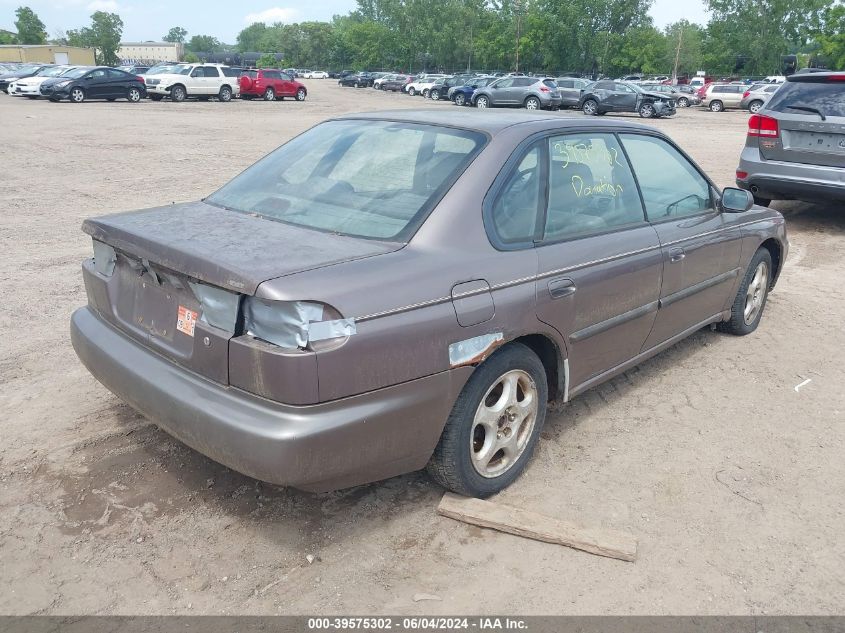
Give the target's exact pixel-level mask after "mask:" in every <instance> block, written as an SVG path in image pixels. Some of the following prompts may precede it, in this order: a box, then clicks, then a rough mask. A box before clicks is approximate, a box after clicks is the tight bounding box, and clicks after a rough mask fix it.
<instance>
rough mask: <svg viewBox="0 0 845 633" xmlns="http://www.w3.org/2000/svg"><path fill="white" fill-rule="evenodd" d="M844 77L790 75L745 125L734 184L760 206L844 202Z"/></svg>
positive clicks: (836, 75) (829, 74) (835, 75)
mask: <svg viewBox="0 0 845 633" xmlns="http://www.w3.org/2000/svg"><path fill="white" fill-rule="evenodd" d="M843 132H845V73H841V72H822V73H808V74H800V75H791V76H790V77H788V78H787V79H786V81H785V82H784V83H782V84H780V86H779V89H778V90H777V91H776V92H775V93H774V94H773V95H772V96H771V97H770V98H769V101H768V102H767V103H766V104H765V105H764V106H763V108H762V109H761V110H759V111H758V112H757V113H756V114H753V115H752V116H751V118H750V119H749V120H748V136H747V138H746V142H745V148H744V149H743V150H742V155H741V156H740V159H739V166H738V167H737V170H736V183H737V185H738V186H739V187H741V188H743V189H746V190H748V191H750V192H751V193H752V194H753V195H754V199H755V200H756V202H757V203H758V204H762V205H768V204H769V203H770V202H771V201H772V200H783V199H787V200H791V199H796V200H809V201H817V200H822V201H830V200H839V201H842V200H845V179H843V177H842V175H843V172H845V133H843Z"/></svg>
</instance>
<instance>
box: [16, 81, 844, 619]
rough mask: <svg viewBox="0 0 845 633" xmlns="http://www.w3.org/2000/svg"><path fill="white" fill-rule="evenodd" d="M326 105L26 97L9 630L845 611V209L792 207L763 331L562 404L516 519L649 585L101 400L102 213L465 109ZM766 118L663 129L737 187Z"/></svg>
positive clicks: (317, 94)
mask: <svg viewBox="0 0 845 633" xmlns="http://www.w3.org/2000/svg"><path fill="white" fill-rule="evenodd" d="M308 83H309V88H310V91H311V94H310V95H309V99H308V100H307V101H306V102H304V103H296V102H293V101H290V100H286V101H284V102H277V103H264V102H232V103H228V104H226V103H217V102H208V103H198V102H197V103H183V104H173V103H168V102H162V103H153V102H144V103H141V104H138V105H131V104H128V103H126V102H115V103H85V104H81V105H72V104H69V103H62V104H52V103H46V102H40V101H39V102H31V101H28V100H26V99H22V98H12V97H8V96H6V95H5V94H2V95H0V128H2V131H3V134H2V141H3V148H2V170H0V192H2V195H0V282H2V302H0V349H1V350H2V354H0V411H2V417H0V567H2V573H1V574H0V613H4V614H173V613H180V614H223V613H225V614H247V613H249V614H276V613H283V614H306V613H308V614H327V613H355V614H375V613H383V614H421V613H428V614H432V613H467V614H490V613H519V614H620V615H624V614H755V615H756V614H834V613H842V612H843V598H842V597H843V595H845V575H843V573H842V569H843V567H845V538H843V534H845V514H843V505H842V500H843V499H845V460H843V449H845V444H844V443H843V439H844V438H845V389H843V385H845V370H843V360H845V330H844V329H843V327H842V321H843V316H845V292H843V291H842V276H843V273H842V262H843V260H845V213H843V210H842V209H841V208H837V206H836V205H833V204H831V205H827V206H823V205H809V204H798V203H789V204H784V203H781V204H779V205H776V206H777V207H778V208H779V209H781V210H782V211H783V212H784V213H785V214H786V215H787V217H788V226H789V234H790V240H791V243H792V250H791V252H790V256H789V259H788V261H787V262H786V267H785V269H784V272H783V275H782V278H781V281H780V283H779V285H778V287H777V289H776V291H775V292H774V293H773V294H772V295H771V297H770V300H769V303H768V306H767V308H766V313H765V315H764V318H763V321H762V324H761V326H760V328H759V329H758V330H757V332H756V333H755V334H754V335H752V336H749V337H745V338H735V337H731V336H727V335H722V334H717V333H714V332H711V331H709V330H703V331H701V332H699V333H697V334H695V335H694V336H692V337H690V338H689V339H688V340H686V341H685V342H682V343H680V344H678V345H676V346H675V347H673V348H672V349H670V350H668V351H666V352H665V353H663V354H661V355H660V356H658V357H656V358H654V359H652V360H651V361H649V362H647V363H645V364H644V365H642V366H640V367H639V368H636V369H634V370H632V371H630V372H628V373H627V374H625V375H623V376H620V377H619V378H617V379H615V380H613V381H611V382H610V383H607V384H605V385H603V386H601V387H598V388H596V389H593V390H592V391H590V392H588V393H586V394H584V395H583V396H581V397H578V398H576V399H575V400H574V401H573V402H571V403H569V404H567V405H555V406H554V408H553V410H552V411H551V413H550V416H549V419H548V422H547V425H546V428H545V429H544V431H543V440H542V442H541V444H540V446H539V449H538V451H537V453H536V454H535V457H534V460H533V463H532V464H531V465H530V466H529V468H528V470H527V471H526V473H525V474H524V475H523V477H522V478H521V479H520V480H519V481H518V482H517V483H516V484H514V485H513V486H511V487H510V488H509V489H508V490H506V491H505V492H504V493H503V494H501V495H499V497H498V500H500V501H501V502H503V503H508V504H510V505H514V506H519V507H522V508H526V509H530V510H534V511H538V512H543V513H546V514H550V515H554V516H558V517H561V518H565V519H569V520H572V521H576V522H580V523H583V524H585V525H593V526H603V527H607V528H615V529H619V530H625V531H629V532H631V533H633V534H634V535H636V537H637V538H638V539H639V543H640V549H639V558H638V560H637V561H636V562H635V563H625V562H620V561H615V560H611V559H606V558H599V557H596V556H591V555H589V554H585V553H582V552H578V551H574V550H571V549H567V548H564V547H559V546H555V545H548V544H543V543H538V542H533V541H528V540H524V539H520V538H517V537H514V536H509V535H505V534H500V533H497V532H493V531H489V530H482V529H480V528H476V527H470V526H467V525H464V524H461V523H458V522H455V521H453V520H450V519H446V518H442V517H438V516H437V515H436V514H435V507H436V505H437V502H438V501H439V499H440V496H441V494H442V490H440V489H439V488H438V487H437V486H435V485H434V484H433V483H432V482H431V481H430V480H429V479H428V478H427V477H426V475H425V474H424V473H416V474H411V475H407V476H404V477H399V478H395V479H392V480H389V481H386V482H382V483H377V484H372V485H368V486H363V487H359V488H355V489H351V490H345V491H341V492H336V493H329V494H322V495H313V494H306V493H301V492H297V491H294V490H286V489H282V488H277V487H273V486H270V485H266V484H262V483H259V482H257V481H255V480H251V479H249V478H247V477H244V476H242V475H239V474H236V473H234V472H232V471H230V470H228V469H226V468H224V467H222V466H220V465H218V464H216V463H214V462H212V461H211V460H209V459H206V458H205V457H203V456H201V455H199V454H197V453H195V452H193V451H192V450H190V449H188V448H186V447H184V446H183V445H181V444H179V443H178V442H176V441H174V440H172V439H171V438H170V437H169V436H168V435H166V434H165V433H164V432H162V431H160V430H158V429H157V428H156V427H155V426H154V425H153V424H152V423H151V422H150V421H149V420H147V419H144V418H143V417H141V416H139V415H137V414H136V413H134V412H133V411H132V410H131V409H130V408H129V407H127V406H126V405H124V404H122V403H121V402H120V400H118V399H117V398H116V397H114V396H113V395H111V394H110V393H109V392H107V391H106V390H105V389H104V388H103V387H101V386H100V385H99V384H98V383H97V382H96V381H95V380H94V379H93V378H92V377H91V376H90V375H89V374H88V373H87V372H86V370H85V369H83V367H82V365H81V364H80V363H79V362H78V361H77V359H76V357H75V355H74V352H73V350H72V348H71V345H70V340H69V334H68V319H69V317H70V314H71V312H72V311H73V310H74V309H75V308H76V307H77V306H80V305H82V304H84V303H85V292H84V288H83V285H82V278H81V274H80V262H81V261H82V260H83V259H84V258H86V257H89V256H90V254H91V241H90V239H89V238H87V237H86V236H85V235H84V234H83V233H82V232H81V231H80V230H79V226H80V223H81V221H82V219H83V218H85V217H86V216H90V215H96V214H102V213H108V212H113V211H122V210H129V209H135V208H142V207H151V206H157V205H163V204H168V203H170V202H171V201H186V200H192V199H196V198H199V197H201V196H204V195H206V194H207V193H209V192H211V191H212V190H214V189H215V188H217V187H218V186H219V185H221V184H223V183H224V182H226V181H227V180H228V179H230V178H231V177H232V176H234V175H235V174H237V173H238V172H239V171H240V170H241V169H242V168H244V167H246V166H248V165H249V164H251V163H252V162H254V161H255V160H256V159H258V158H259V157H261V156H262V155H263V154H265V153H266V152H268V151H269V150H271V149H272V148H274V147H276V146H277V145H279V144H280V143H282V142H283V141H285V140H287V139H288V138H290V137H291V136H292V135H294V134H296V133H298V132H300V131H301V130H303V129H305V128H307V127H309V126H311V125H312V124H314V123H316V122H318V121H321V120H323V119H325V118H327V117H330V116H333V115H337V114H341V113H345V112H351V111H365V110H376V109H387V108H408V107H419V108H425V107H438V108H449V107H454V106H451V105H449V104H446V103H431V102H425V101H423V100H422V99H421V98H411V97H407V96H405V95H399V94H387V95H386V94H381V93H378V92H376V91H373V90H355V89H353V88H346V89H341V88H339V87H337V86H336V85H335V84H334V82H331V81H322V82H321V81H311V82H308ZM560 116H579V117H580V116H582V115H581V114H580V113H573V114H566V113H561V114H560ZM608 118H609V117H608ZM746 120H747V115H746V114H743V113H739V112H726V113H721V114H713V113H710V112H708V111H704V110H681V111H679V113H678V114H677V116H676V117H675V118H673V119H671V120H660V121H655V122H653V125H656V126H657V127H659V128H662V129H664V130H665V131H667V132H668V133H669V134H671V135H672V136H673V137H674V138H675V139H676V140H677V141H678V142H679V143H680V144H681V145H682V146H683V147H685V148H686V149H687V150H688V151H689V152H690V153H691V154H692V156H693V157H694V158H695V159H696V160H698V161H699V162H700V164H701V165H702V166H703V167H704V168H705V169H706V170H707V171H708V172H709V173H710V174H711V175H713V176H714V178H715V179H716V180H717V181H718V182H719V183H720V184H722V185H729V184H731V182H732V178H733V171H734V169H735V167H736V163H737V158H738V155H739V152H740V148H741V146H742V144H743V143H744V132H745V124H746ZM806 379H809V380H810V381H811V382H809V383H808V384H806V385H805V386H804V387H802V388H801V389H800V390H798V391H796V390H795V386H796V385H798V384H799V383H801V382H803V381H805V380H806ZM309 555H310V556H313V557H315V558H314V559H313V562H311V563H309V561H308V559H307V558H306V556H309ZM423 593H424V594H433V595H436V596H438V597H439V598H440V600H438V601H415V600H414V597H415V595H416V594H423ZM417 597H419V596H417Z"/></svg>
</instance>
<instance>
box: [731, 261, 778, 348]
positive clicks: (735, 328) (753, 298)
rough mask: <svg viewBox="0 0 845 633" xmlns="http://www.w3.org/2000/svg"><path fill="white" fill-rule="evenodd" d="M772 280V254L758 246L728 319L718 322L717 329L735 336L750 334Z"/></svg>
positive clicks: (758, 317) (757, 322)
mask: <svg viewBox="0 0 845 633" xmlns="http://www.w3.org/2000/svg"><path fill="white" fill-rule="evenodd" d="M771 280H772V254H771V253H770V252H769V251H768V249H766V248H762V247H761V248H759V249H757V252H756V253H754V257H752V258H751V263H750V264H749V265H748V270H747V271H746V272H745V277H743V279H742V283H741V284H740V286H739V290H738V291H737V293H736V298H735V299H734V302H733V305H732V306H731V318H730V320H729V321H725V322H724V323H720V324H719V329H720V330H722V331H723V332H728V333H729V334H734V335H736V336H745V335H746V334H751V333H752V332H753V331H754V330H756V329H757V326H758V325H759V324H760V319H761V318H762V317H763V309H764V308H765V307H766V299H767V298H768V296H769V285H770V284H771Z"/></svg>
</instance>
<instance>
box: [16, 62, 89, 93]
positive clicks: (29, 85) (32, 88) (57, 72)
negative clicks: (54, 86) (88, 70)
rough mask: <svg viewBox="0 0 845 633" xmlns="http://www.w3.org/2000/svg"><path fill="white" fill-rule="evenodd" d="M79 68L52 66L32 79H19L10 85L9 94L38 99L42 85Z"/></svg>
mask: <svg viewBox="0 0 845 633" xmlns="http://www.w3.org/2000/svg"><path fill="white" fill-rule="evenodd" d="M76 68H79V66H52V67H49V68H45V69H44V70H43V71H42V72H40V73H39V74H37V75H33V76H32V77H26V78H24V79H18V80H16V81H13V82H11V83H10V84H9V86H8V88H7V92H8V93H9V94H10V95H12V96H13V97H29V98H30V99H37V98H38V97H40V96H41V84H42V83H44V82H45V81H47V80H48V79H50V78H52V77H60V76H62V75H64V74H66V73H68V72H70V71H72V70H75V69H76Z"/></svg>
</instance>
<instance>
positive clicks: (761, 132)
mask: <svg viewBox="0 0 845 633" xmlns="http://www.w3.org/2000/svg"><path fill="white" fill-rule="evenodd" d="M779 135H780V130H779V129H778V120H777V119H774V118H772V117H770V116H765V115H763V114H752V115H751V118H750V119H748V136H764V137H767V138H777V137H778V136H779Z"/></svg>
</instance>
